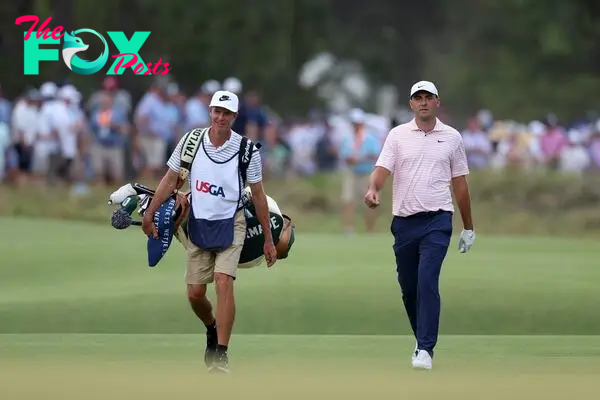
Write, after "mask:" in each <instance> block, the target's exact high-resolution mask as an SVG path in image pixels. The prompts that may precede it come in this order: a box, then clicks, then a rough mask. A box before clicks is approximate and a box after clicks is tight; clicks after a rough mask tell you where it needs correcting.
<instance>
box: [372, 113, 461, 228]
mask: <svg viewBox="0 0 600 400" xmlns="http://www.w3.org/2000/svg"><path fill="white" fill-rule="evenodd" d="M375 165H376V166H378V167H383V168H385V169H387V170H389V171H390V172H391V173H392V177H393V203H392V207H393V214H394V215H397V216H400V217H405V216H408V215H412V214H416V213H419V212H423V211H437V210H440V209H441V210H447V211H454V206H453V204H452V194H451V179H452V178H454V177H457V176H461V175H467V174H468V173H469V167H468V164H467V157H466V154H465V147H464V145H463V141H462V136H461V135H460V133H458V131H457V130H456V129H454V128H452V127H451V126H448V125H445V124H443V123H442V122H441V121H440V120H439V119H438V120H437V122H436V124H435V127H434V128H433V130H432V131H431V132H428V133H425V132H423V131H422V130H420V129H419V128H418V127H417V124H416V123H415V120H414V119H413V120H412V121H410V122H408V123H406V124H402V125H398V126H396V127H395V128H393V129H392V130H391V131H390V132H389V134H388V136H387V138H386V140H385V144H384V145H383V149H382V150H381V154H380V155H379V159H378V160H377V163H376V164H375Z"/></svg>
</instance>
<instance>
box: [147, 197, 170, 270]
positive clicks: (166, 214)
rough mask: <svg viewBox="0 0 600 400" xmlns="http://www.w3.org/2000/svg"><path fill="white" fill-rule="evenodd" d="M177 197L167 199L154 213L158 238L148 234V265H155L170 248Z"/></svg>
mask: <svg viewBox="0 0 600 400" xmlns="http://www.w3.org/2000/svg"><path fill="white" fill-rule="evenodd" d="M175 203H176V202H175V198H173V197H171V198H169V199H168V200H167V201H165V202H164V203H163V204H161V206H160V207H159V208H158V210H156V212H155V213H154V224H155V225H156V229H157V230H158V238H156V239H155V238H154V237H153V236H152V235H150V236H148V244H147V251H148V265H149V266H150V267H154V266H155V265H156V264H158V262H159V261H160V260H161V259H162V258H163V256H164V255H165V254H166V253H167V250H169V247H170V246H171V242H172V241H173V234H174V233H175V229H174V228H175V226H174V225H175V224H174V218H175Z"/></svg>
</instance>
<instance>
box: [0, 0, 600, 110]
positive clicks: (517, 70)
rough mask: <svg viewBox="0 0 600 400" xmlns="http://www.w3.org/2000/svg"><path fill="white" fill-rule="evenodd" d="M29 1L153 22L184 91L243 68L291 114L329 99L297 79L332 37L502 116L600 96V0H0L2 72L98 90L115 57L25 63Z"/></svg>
mask: <svg viewBox="0 0 600 400" xmlns="http://www.w3.org/2000/svg"><path fill="white" fill-rule="evenodd" d="M26 14H36V15H38V16H39V17H40V20H41V21H43V20H44V19H46V18H47V17H48V16H52V17H53V20H52V22H51V23H50V24H49V26H50V28H53V27H55V26H57V25H62V26H65V28H66V29H68V30H69V31H70V30H76V29H80V28H91V29H94V30H97V31H99V32H100V33H102V34H103V33H104V32H106V31H119V30H120V31H124V32H125V34H126V35H127V37H128V38H129V37H131V35H132V34H133V32H134V31H151V32H152V33H151V35H150V37H149V38H148V40H147V41H146V43H145V44H144V46H143V47H142V49H141V50H140V55H141V56H142V57H143V59H144V61H145V62H156V61H158V60H159V58H162V60H163V62H164V61H168V62H169V63H170V65H171V66H172V67H173V69H172V71H171V72H170V75H171V76H172V78H173V79H174V80H176V81H177V82H179V83H180V87H181V88H182V89H184V90H185V91H186V92H188V93H190V92H192V91H194V90H196V89H197V88H198V87H199V85H200V84H201V83H202V82H203V81H204V80H206V79H210V78H215V79H219V80H222V79H224V78H225V77H227V76H231V75H234V76H237V77H239V78H240V79H241V80H242V81H243V82H244V83H245V86H246V88H250V87H255V88H258V89H260V91H261V92H262V93H263V94H264V97H265V100H266V102H268V103H269V104H272V105H276V106H275V107H274V108H276V109H277V111H278V112H280V113H281V114H283V115H292V114H304V113H305V112H306V110H307V109H309V108H310V107H313V106H315V105H317V104H318V103H317V101H316V98H315V93H314V91H313V90H305V89H302V88H301V87H300V86H299V85H298V71H299V70H300V68H301V67H302V65H303V64H304V63H305V62H306V61H307V60H308V59H310V58H311V57H312V56H313V55H315V54H316V53H318V52H321V51H328V52H330V53H332V54H333V55H335V56H336V57H339V58H343V59H353V60H357V61H358V62H360V63H361V64H362V65H363V67H364V70H365V71H367V72H368V74H369V80H370V82H371V83H372V84H374V85H377V84H386V83H391V84H394V85H396V86H397V87H398V91H399V95H400V101H401V102H403V101H404V94H405V93H406V92H407V91H408V88H409V86H410V84H411V83H412V82H414V81H416V80H419V79H429V80H433V81H435V82H436V83H437V84H438V86H439V87H440V91H441V95H442V100H446V101H447V103H445V105H446V107H447V108H448V110H449V111H450V112H452V113H454V114H455V115H460V116H465V115H467V114H468V113H472V112H475V111H476V110H478V109H480V108H482V107H485V108H488V109H490V110H492V111H493V113H494V114H495V116H497V117H500V118H515V119H520V120H528V119H532V118H540V117H542V116H543V115H545V114H546V113H548V112H554V113H556V114H557V115H558V116H559V118H561V119H567V118H574V117H579V116H581V115H582V114H584V113H586V112H587V111H589V110H594V109H600V97H599V96H597V95H596V94H597V93H598V92H599V90H600V75H599V74H598V73H597V68H598V66H600V46H599V45H598V43H600V3H599V2H597V1H595V0H577V1H571V2H567V1H558V0H545V1H539V0H452V1H442V0H422V1H419V2H409V1H398V0H377V1H373V2H367V1H365V0H281V1H276V0H253V1H244V0H200V1H196V2H189V1H187V0H186V1H184V0H169V1H168V2H165V1H159V0H102V1H99V0H85V1H84V0H79V1H75V0H11V1H7V2H2V4H0V21H1V22H0V26H2V29H1V30H0V35H1V36H0V48H1V49H2V55H3V56H2V57H0V83H1V84H2V86H3V88H4V91H5V92H6V94H7V95H8V96H14V95H16V94H18V93H19V92H20V91H21V90H22V89H23V87H24V86H26V85H27V84H29V85H39V84H40V83H41V82H43V81H44V80H47V79H64V78H66V77H68V78H69V79H70V80H71V81H73V82H74V83H75V84H77V85H78V86H79V87H80V89H81V90H82V91H83V92H84V94H87V93H89V92H90V91H91V90H94V89H95V88H96V87H98V85H99V83H100V81H101V79H102V78H103V77H104V73H105V71H106V70H107V69H108V66H109V64H107V66H106V67H105V69H103V70H102V71H101V72H99V73H97V74H94V75H92V76H80V75H76V74H73V73H69V72H70V71H69V70H68V69H67V68H66V66H65V65H64V63H63V62H53V63H50V62H44V63H42V64H41V67H40V75H39V76H24V75H23V31H24V30H27V29H28V28H29V24H28V26H21V27H19V26H16V25H15V24H14V21H15V19H16V18H17V17H18V16H21V15H26ZM110 46H111V54H116V51H117V50H116V48H115V47H114V45H113V44H112V43H110ZM90 52H92V49H90ZM98 54H99V51H98ZM89 57H90V58H91V57H92V55H90V56H89ZM109 61H110V60H109ZM103 72H104V73H103ZM151 79H152V78H151V77H149V76H134V75H133V72H132V71H131V70H130V69H129V70H128V71H126V72H125V73H124V74H123V75H122V77H121V81H122V85H123V86H124V87H126V88H127V89H129V90H131V91H132V93H133V94H134V97H135V98H137V97H139V96H140V95H141V94H142V92H143V90H145V88H146V87H147V86H148V84H149V83H150V81H151Z"/></svg>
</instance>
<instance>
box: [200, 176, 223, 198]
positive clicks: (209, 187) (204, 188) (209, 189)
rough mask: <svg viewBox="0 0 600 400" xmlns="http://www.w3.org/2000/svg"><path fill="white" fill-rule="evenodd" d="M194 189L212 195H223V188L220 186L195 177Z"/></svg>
mask: <svg viewBox="0 0 600 400" xmlns="http://www.w3.org/2000/svg"><path fill="white" fill-rule="evenodd" d="M196 190H197V191H199V192H200V193H209V194H211V195H213V196H221V197H225V190H224V189H223V188H222V187H221V186H217V185H213V184H212V183H210V182H206V181H199V180H197V179H196Z"/></svg>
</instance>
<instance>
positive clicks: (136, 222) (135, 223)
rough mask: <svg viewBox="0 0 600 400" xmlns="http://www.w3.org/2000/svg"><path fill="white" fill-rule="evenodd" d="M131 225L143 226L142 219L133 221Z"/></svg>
mask: <svg viewBox="0 0 600 400" xmlns="http://www.w3.org/2000/svg"><path fill="white" fill-rule="evenodd" d="M131 225H135V226H142V221H131Z"/></svg>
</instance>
